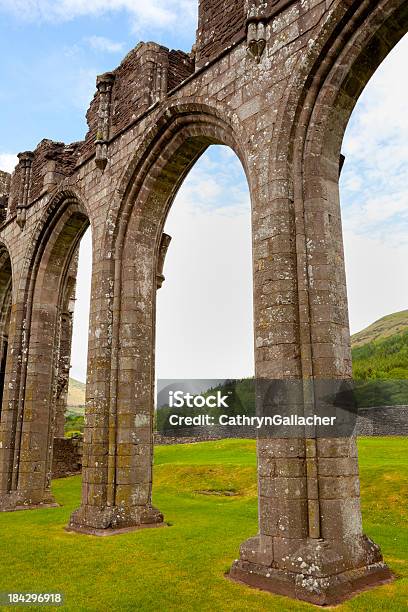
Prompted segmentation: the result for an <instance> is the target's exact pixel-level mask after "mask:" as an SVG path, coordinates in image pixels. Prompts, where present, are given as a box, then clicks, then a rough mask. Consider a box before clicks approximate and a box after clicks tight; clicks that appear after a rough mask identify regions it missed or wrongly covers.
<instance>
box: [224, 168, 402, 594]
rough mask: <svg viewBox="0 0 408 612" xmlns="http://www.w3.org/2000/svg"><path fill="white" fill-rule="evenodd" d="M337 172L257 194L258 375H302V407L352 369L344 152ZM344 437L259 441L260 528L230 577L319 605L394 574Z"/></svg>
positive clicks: (352, 444)
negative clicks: (341, 191) (369, 521)
mask: <svg viewBox="0 0 408 612" xmlns="http://www.w3.org/2000/svg"><path fill="white" fill-rule="evenodd" d="M312 164H316V162H315V160H314V159H311V165H312ZM277 165H278V164H277ZM274 171H275V172H276V175H277V176H279V175H280V176H282V175H283V176H284V174H285V168H284V165H282V167H276V168H274ZM330 172H331V176H330V177H329V180H324V181H323V182H320V181H316V179H313V180H310V182H309V183H308V184H307V185H306V187H305V197H304V196H303V193H304V192H303V188H302V185H301V184H300V185H299V184H296V185H292V184H291V181H290V179H286V180H283V179H278V180H274V181H272V182H270V183H269V185H268V187H267V188H265V189H261V190H258V192H257V193H254V194H253V195H254V198H253V201H254V219H253V232H254V287H255V293H254V296H255V297H254V299H255V333H256V375H257V377H258V378H266V379H269V380H273V379H279V380H282V379H283V380H286V381H287V385H289V386H288V388H289V389H290V388H291V385H295V388H296V389H297V390H296V393H297V394H298V396H299V397H298V400H296V401H298V403H299V404H300V405H301V406H303V411H304V413H305V414H309V413H311V412H312V413H313V412H316V411H318V410H319V405H321V404H319V394H320V393H321V391H320V389H321V387H322V385H328V386H329V387H330V388H331V389H332V390H333V391H334V390H335V389H336V388H337V387H339V386H341V383H342V381H349V380H350V377H351V354H350V343H349V329H348V316H347V298H346V283H345V273H344V257H343V246H342V237H341V221H340V210H339V200H338V176H339V168H338V158H337V160H336V163H335V164H333V167H332V168H331V171H330ZM302 381H303V382H302ZM299 383H300V385H299ZM336 436H337V437H336ZM339 436H341V434H334V437H333V438H318V437H316V434H315V432H307V431H305V434H304V437H302V438H296V439H293V438H292V439H274V438H271V439H261V440H259V441H258V477H259V534H258V535H257V536H256V537H255V538H251V539H250V540H248V541H247V542H245V543H244V544H243V545H242V547H241V554H240V559H239V560H238V561H236V562H235V563H234V565H233V567H232V570H231V576H232V578H234V579H236V580H239V581H243V582H246V583H248V584H250V585H252V586H256V587H259V588H262V589H265V590H269V591H271V592H273V593H279V594H282V595H288V596H290V597H295V598H298V599H303V600H305V601H309V602H311V603H314V604H318V605H332V604H335V603H338V602H339V601H341V600H342V599H345V598H347V597H349V596H351V594H352V593H355V592H357V591H358V590H359V589H361V588H364V587H365V586H367V585H374V584H380V583H382V582H384V581H387V580H390V578H391V574H390V571H389V570H388V568H387V566H386V565H385V564H384V563H383V560H382V556H381V553H380V550H379V548H378V546H376V545H375V544H374V543H373V542H372V541H371V540H369V538H367V537H366V536H365V535H364V534H363V530H362V519H361V511H360V491H359V477H358V460H357V445H356V439H355V437H353V436H352V435H351V436H349V437H339Z"/></svg>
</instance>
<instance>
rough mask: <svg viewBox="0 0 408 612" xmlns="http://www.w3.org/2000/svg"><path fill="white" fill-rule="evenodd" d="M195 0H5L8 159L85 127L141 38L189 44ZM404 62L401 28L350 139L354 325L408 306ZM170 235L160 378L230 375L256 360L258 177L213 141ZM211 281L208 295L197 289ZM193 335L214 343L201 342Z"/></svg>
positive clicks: (83, 297) (0, 101)
mask: <svg viewBox="0 0 408 612" xmlns="http://www.w3.org/2000/svg"><path fill="white" fill-rule="evenodd" d="M196 6H197V2H196V0H166V1H164V0H149V1H144V2H140V1H138V0H0V57H1V69H2V79H1V81H0V105H1V114H0V134H1V139H0V168H2V169H8V170H11V168H12V167H13V165H14V163H15V159H16V158H15V155H16V153H18V152H19V151H23V150H26V149H33V148H35V146H36V145H37V143H38V142H39V141H40V140H41V139H42V138H51V139H53V140H62V141H65V142H72V141H75V140H79V139H81V138H83V136H84V134H85V132H86V123H85V112H86V109H87V107H88V105H89V102H90V99H91V97H92V95H93V93H94V91H95V79H96V75H97V74H99V73H102V72H104V71H106V70H111V69H112V68H114V67H116V66H117V65H118V64H119V63H120V61H121V59H122V58H123V56H124V55H125V54H126V52H127V51H129V50H130V49H131V48H133V47H134V46H135V45H136V44H137V43H138V42H139V41H140V40H154V41H156V42H160V43H162V44H164V45H166V46H168V47H172V48H180V49H183V50H185V51H189V50H190V49H191V46H192V44H193V42H194V37H195V29H196ZM407 63H408V38H407V37H406V38H404V39H403V40H402V41H401V43H400V44H399V45H398V46H397V47H396V48H395V49H394V50H393V52H392V53H391V54H390V56H389V57H388V58H387V59H386V61H385V62H384V63H383V65H382V66H381V67H380V68H379V70H378V71H377V72H376V73H375V75H374V77H373V78H372V80H371V81H370V83H369V84H368V86H367V87H366V89H365V90H364V92H363V95H362V96H361V98H360V100H359V102H358V104H357V107H356V109H355V111H354V113H353V115H352V118H351V121H350V123H349V126H348V129H347V133H346V136H345V139H344V143H343V151H344V153H345V155H346V164H345V167H344V170H343V174H342V179H341V201H342V214H343V222H344V242H345V253H346V264H347V279H348V292H349V301H350V320H351V328H352V331H358V330H359V329H361V328H363V327H365V326H366V325H368V324H369V323H371V322H372V321H374V320H376V319H378V318H379V317H381V316H383V315H385V314H388V313H391V312H395V311H397V310H403V309H406V308H408V265H407V262H408V180H407V178H408V119H407V118H408V81H407V79H402V78H401V75H403V74H404V73H405V70H406V65H407ZM166 230H167V231H168V232H169V233H170V234H171V235H172V236H173V242H172V244H171V246H170V250H169V253H168V257H167V260H166V269H165V274H166V277H167V280H166V283H165V285H164V287H163V289H162V290H161V291H160V292H159V299H158V334H157V366H158V368H157V369H158V375H159V376H160V377H162V378H173V377H174V378H188V377H191V378H227V377H239V376H245V375H250V374H252V372H253V348H252V303H251V260H250V251H251V237H250V205H249V195H248V188H247V184H246V180H245V176H244V174H243V171H242V168H241V166H240V162H239V161H238V159H237V158H236V157H235V155H234V154H233V153H232V152H231V151H229V150H228V149H226V148H225V147H211V148H210V149H209V151H208V153H207V154H205V155H204V157H203V158H202V159H201V160H200V161H199V162H198V163H197V164H196V166H195V167H194V168H193V170H192V171H191V172H190V174H189V176H188V177H187V180H186V182H185V184H184V185H183V187H182V189H181V190H180V192H179V194H178V196H177V199H176V202H175V204H174V206H173V208H172V211H171V213H170V216H169V219H168V223H167V226H166ZM90 261H91V258H90V237H89V235H88V236H87V237H85V238H84V240H83V245H82V251H81V265H80V273H79V278H78V301H77V309H76V315H75V332H74V348H73V356H72V362H73V370H72V373H73V375H74V376H75V377H77V378H80V379H84V377H85V371H86V350H85V349H86V346H85V342H84V338H86V336H87V325H88V302H89V277H90ZM206 286H207V287H211V289H212V290H211V291H209V293H208V295H206V297H205V299H204V300H203V299H201V298H198V297H197V295H198V294H199V292H200V291H201V290H202V287H206ZM197 346H201V347H204V348H203V349H202V350H200V351H198V350H197V348H196V347H197Z"/></svg>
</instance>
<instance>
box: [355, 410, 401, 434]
mask: <svg viewBox="0 0 408 612" xmlns="http://www.w3.org/2000/svg"><path fill="white" fill-rule="evenodd" d="M357 435H359V436H407V435H408V406H383V407H381V408H364V409H361V410H360V411H359V415H358V420H357Z"/></svg>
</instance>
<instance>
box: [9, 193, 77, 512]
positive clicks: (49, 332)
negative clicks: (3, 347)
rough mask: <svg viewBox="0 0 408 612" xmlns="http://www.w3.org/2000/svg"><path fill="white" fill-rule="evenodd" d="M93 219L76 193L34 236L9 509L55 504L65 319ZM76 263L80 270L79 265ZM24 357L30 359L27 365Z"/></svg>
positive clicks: (14, 397)
mask: <svg viewBox="0 0 408 612" xmlns="http://www.w3.org/2000/svg"><path fill="white" fill-rule="evenodd" d="M88 226H89V220H88V215H87V213H86V210H85V208H84V206H83V205H82V203H81V202H80V200H79V199H78V198H77V197H76V195H75V194H73V193H72V192H63V191H61V192H60V193H58V194H57V195H56V196H55V197H54V198H53V199H52V201H51V202H50V204H49V206H48V207H47V210H46V212H45V214H44V215H43V217H42V219H41V220H40V222H39V223H38V225H37V228H36V230H35V232H34V240H33V243H32V245H31V247H30V249H29V251H28V253H27V254H26V258H25V269H24V272H23V274H22V278H21V280H20V286H19V294H20V300H21V301H20V307H19V308H18V311H17V316H16V325H17V327H18V326H20V325H21V326H22V327H23V329H24V330H25V334H23V335H22V337H20V346H19V347H18V349H19V350H18V352H16V354H15V358H14V364H13V366H12V367H13V379H14V380H15V381H16V384H15V385H13V388H12V389H11V390H10V393H9V394H8V395H9V397H8V410H9V413H10V414H9V423H8V428H7V430H4V434H5V435H7V437H8V439H9V440H10V441H9V444H7V445H6V447H5V448H4V449H3V452H5V453H7V461H5V460H4V459H3V465H5V467H6V469H7V468H8V470H7V471H8V474H7V482H6V483H5V485H3V487H4V488H5V493H6V494H7V495H4V496H3V499H2V502H3V505H5V506H6V507H7V506H9V507H21V506H26V505H34V506H35V505H44V504H47V505H48V504H53V503H54V502H53V498H52V495H51V492H50V475H51V465H52V448H53V436H54V421H55V406H56V394H57V388H58V367H57V362H58V352H59V350H60V341H61V320H60V319H61V315H62V314H63V311H64V306H65V304H66V302H67V300H68V299H69V295H68V294H69V293H70V292H71V293H72V278H71V277H72V275H73V274H74V275H75V273H76V265H75V264H76V260H75V255H76V253H77V249H78V244H79V242H80V240H81V238H82V236H83V234H84V232H85V231H86V229H87V227H88ZM73 262H74V263H73ZM21 356H22V358H21Z"/></svg>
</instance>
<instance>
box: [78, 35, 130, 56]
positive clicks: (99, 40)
mask: <svg viewBox="0 0 408 612" xmlns="http://www.w3.org/2000/svg"><path fill="white" fill-rule="evenodd" d="M86 42H87V43H88V44H89V46H90V47H92V49H95V50H96V51H103V52H106V53H120V52H121V51H123V48H124V43H121V42H115V41H113V40H110V39H109V38H106V37H105V36H89V37H88V38H87V39H86Z"/></svg>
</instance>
